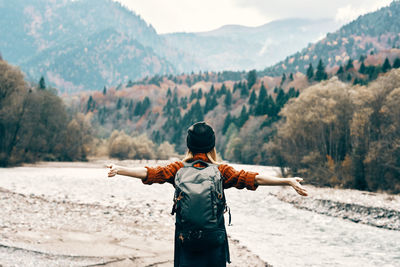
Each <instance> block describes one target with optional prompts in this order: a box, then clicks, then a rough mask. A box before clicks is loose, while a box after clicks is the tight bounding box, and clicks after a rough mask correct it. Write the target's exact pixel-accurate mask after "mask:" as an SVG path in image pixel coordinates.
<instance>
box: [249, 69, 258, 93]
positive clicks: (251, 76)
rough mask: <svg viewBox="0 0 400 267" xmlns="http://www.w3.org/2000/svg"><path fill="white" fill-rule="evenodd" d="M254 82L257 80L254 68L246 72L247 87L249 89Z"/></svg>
mask: <svg viewBox="0 0 400 267" xmlns="http://www.w3.org/2000/svg"><path fill="white" fill-rule="evenodd" d="M256 82H257V72H256V70H251V71H249V73H248V74H247V85H248V87H249V89H251V88H252V87H253V85H254V84H255V83H256Z"/></svg>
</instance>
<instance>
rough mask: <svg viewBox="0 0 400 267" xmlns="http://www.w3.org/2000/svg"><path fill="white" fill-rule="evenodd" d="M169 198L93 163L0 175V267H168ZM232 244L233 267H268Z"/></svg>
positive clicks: (163, 190) (165, 190) (166, 190)
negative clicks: (112, 175) (107, 175)
mask: <svg viewBox="0 0 400 267" xmlns="http://www.w3.org/2000/svg"><path fill="white" fill-rule="evenodd" d="M172 192H173V191H172V187H171V186H169V185H163V186H157V185H155V186H144V185H142V184H141V182H140V181H137V180H135V179H130V178H124V177H119V178H115V179H108V178H106V170H105V169H104V168H103V166H102V165H101V164H98V163H96V164H93V163H77V164H74V163H65V164H62V163H49V164H46V163H42V164H39V165H37V166H27V167H20V168H10V169H0V203H1V209H0V266H4V267H5V266H35V267H36V266H115V267H117V266H118V267H119V266H173V229H174V218H173V216H171V215H170V214H169V212H170V208H171V196H172ZM229 242H230V247H231V254H232V264H231V266H267V264H266V263H265V262H264V261H262V260H261V259H260V258H259V257H258V256H256V255H255V254H253V253H252V252H251V251H249V250H248V249H247V248H246V247H244V246H243V245H241V244H240V242H239V241H238V240H231V239H230V240H229Z"/></svg>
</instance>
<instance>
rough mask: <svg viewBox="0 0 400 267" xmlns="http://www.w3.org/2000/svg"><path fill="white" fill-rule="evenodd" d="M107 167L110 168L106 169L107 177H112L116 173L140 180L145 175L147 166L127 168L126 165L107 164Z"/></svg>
mask: <svg viewBox="0 0 400 267" xmlns="http://www.w3.org/2000/svg"><path fill="white" fill-rule="evenodd" d="M107 168H109V169H110V170H109V171H108V177H114V176H115V175H117V174H119V175H125V176H130V177H134V178H139V179H141V180H143V179H145V178H146V177H147V168H145V167H135V168H127V167H122V166H117V165H115V164H109V165H107Z"/></svg>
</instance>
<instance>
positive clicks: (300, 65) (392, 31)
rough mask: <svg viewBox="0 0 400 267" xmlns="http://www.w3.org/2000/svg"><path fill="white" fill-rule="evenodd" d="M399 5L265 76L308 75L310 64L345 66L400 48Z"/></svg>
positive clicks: (341, 31) (348, 28)
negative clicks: (362, 56) (299, 73)
mask: <svg viewBox="0 0 400 267" xmlns="http://www.w3.org/2000/svg"><path fill="white" fill-rule="evenodd" d="M399 17H400V2H399V1H393V2H392V3H391V4H390V6H388V7H384V8H381V9H379V10H377V11H376V12H372V13H368V14H366V15H363V16H360V17H358V18H357V19H356V20H354V21H352V22H350V23H349V24H347V25H345V26H343V27H341V28H340V29H339V30H338V31H336V32H334V33H329V34H327V36H326V37H325V38H324V39H322V40H321V41H319V42H317V43H314V44H310V45H308V46H307V47H306V48H304V49H303V50H301V52H298V53H296V54H293V55H291V56H288V57H287V58H286V59H285V60H283V61H281V62H279V63H277V64H276V65H274V66H272V67H268V68H266V69H265V71H264V72H262V74H266V75H281V74H282V73H283V72H286V73H287V72H295V71H301V72H305V70H306V68H307V66H308V64H309V63H310V62H311V63H312V64H313V66H314V67H315V66H316V65H317V64H318V61H319V59H322V60H323V62H324V63H325V65H327V66H328V67H334V66H336V65H340V64H344V63H346V62H347V61H348V60H349V58H352V59H358V58H359V57H360V56H361V55H367V54H376V53H378V52H380V51H384V50H390V49H392V48H399V47H400V20H399Z"/></svg>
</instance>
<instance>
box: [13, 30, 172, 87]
mask: <svg viewBox="0 0 400 267" xmlns="http://www.w3.org/2000/svg"><path fill="white" fill-rule="evenodd" d="M138 63H140V64H138ZM31 66H35V67H34V68H33V67H31ZM21 67H22V69H26V70H28V72H27V74H28V76H29V77H32V78H33V77H40V75H42V74H46V77H47V79H48V81H49V82H50V83H51V84H53V85H55V86H56V87H57V88H64V91H76V90H85V89H86V90H87V89H90V90H92V89H97V90H98V89H101V88H103V86H104V85H109V84H119V83H124V82H126V81H128V80H130V79H138V78H140V77H141V76H143V75H152V74H154V73H173V72H174V71H175V69H174V67H173V66H172V64H171V63H169V62H168V61H167V60H165V59H163V58H160V57H159V56H158V55H157V54H155V53H154V52H153V50H152V49H149V48H146V47H144V46H143V45H142V44H141V43H139V42H137V41H136V40H135V39H132V38H130V37H129V36H127V35H123V34H121V33H119V32H117V31H115V30H114V29H108V30H104V31H102V32H99V33H95V34H93V35H90V36H89V37H88V38H83V39H81V40H79V41H75V42H71V43H67V44H62V45H59V46H54V47H52V48H51V49H46V50H44V51H43V52H41V53H39V54H38V55H37V56H35V57H34V58H32V59H31V60H29V61H27V62H25V63H23V64H22V65H21Z"/></svg>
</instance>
